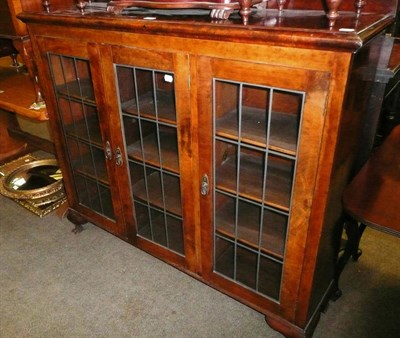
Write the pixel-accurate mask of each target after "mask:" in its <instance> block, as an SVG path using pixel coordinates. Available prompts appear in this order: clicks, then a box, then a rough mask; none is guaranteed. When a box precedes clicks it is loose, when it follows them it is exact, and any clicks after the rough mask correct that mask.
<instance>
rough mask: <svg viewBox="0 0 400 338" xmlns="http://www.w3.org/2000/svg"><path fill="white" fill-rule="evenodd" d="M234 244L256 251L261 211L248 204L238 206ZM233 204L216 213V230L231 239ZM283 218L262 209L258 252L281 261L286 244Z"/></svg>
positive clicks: (226, 205)
mask: <svg viewBox="0 0 400 338" xmlns="http://www.w3.org/2000/svg"><path fill="white" fill-rule="evenodd" d="M238 215H239V220H238V225H237V240H238V241H239V242H240V243H242V244H244V245H246V246H249V247H251V248H253V249H255V250H258V248H259V247H258V241H259V235H260V231H259V228H260V215H261V208H260V207H257V206H254V205H251V204H249V203H244V202H240V203H239V210H238ZM234 216H235V203H234V199H233V198H231V199H230V201H228V202H227V203H225V204H224V205H222V206H219V207H218V210H216V230H217V233H218V234H222V235H224V236H225V237H228V238H231V239H234V238H235V219H234ZM286 228H287V216H285V215H281V214H277V213H274V212H271V211H268V210H266V209H264V220H263V232H262V235H261V247H260V249H261V251H262V252H263V253H265V254H267V255H272V256H274V257H275V258H278V259H280V260H283V255H284V251H285V243H286V230H287V229H286Z"/></svg>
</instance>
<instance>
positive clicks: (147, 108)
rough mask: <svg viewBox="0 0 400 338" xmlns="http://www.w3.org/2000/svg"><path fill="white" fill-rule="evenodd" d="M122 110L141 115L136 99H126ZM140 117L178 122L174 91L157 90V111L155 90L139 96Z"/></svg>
mask: <svg viewBox="0 0 400 338" xmlns="http://www.w3.org/2000/svg"><path fill="white" fill-rule="evenodd" d="M121 106H122V107H121V108H122V112H123V113H126V114H130V115H135V116H139V114H138V108H137V103H136V100H135V99H132V100H129V101H125V102H123V103H122V105H121ZM139 107H140V112H139V113H140V117H145V118H148V119H151V120H157V121H161V122H165V123H171V124H175V123H176V110H175V102H174V96H173V93H172V92H164V91H161V90H158V91H157V110H158V111H157V113H158V116H157V115H156V112H155V104H154V96H153V92H152V91H150V92H147V93H145V94H142V95H140V97H139Z"/></svg>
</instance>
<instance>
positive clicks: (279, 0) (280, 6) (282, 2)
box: [276, 0, 286, 12]
mask: <svg viewBox="0 0 400 338" xmlns="http://www.w3.org/2000/svg"><path fill="white" fill-rule="evenodd" d="M276 2H277V4H278V9H279V12H282V11H283V6H284V5H285V3H286V0H277V1H276Z"/></svg>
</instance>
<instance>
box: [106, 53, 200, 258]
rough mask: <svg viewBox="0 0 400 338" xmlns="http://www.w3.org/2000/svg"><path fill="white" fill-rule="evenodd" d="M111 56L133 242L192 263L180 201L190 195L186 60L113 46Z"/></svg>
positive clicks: (188, 229)
mask: <svg viewBox="0 0 400 338" xmlns="http://www.w3.org/2000/svg"><path fill="white" fill-rule="evenodd" d="M112 54H113V64H112V68H113V72H114V78H115V86H116V92H117V98H118V102H117V106H118V109H119V111H118V114H119V116H120V121H121V129H122V135H121V137H122V143H123V149H124V153H125V158H126V163H127V167H128V180H127V181H128V182H129V193H130V199H131V201H132V206H133V210H132V218H133V221H134V222H133V226H134V228H135V231H134V234H133V236H134V238H133V240H134V241H135V242H136V243H137V244H138V246H140V247H142V248H144V249H146V250H149V251H151V252H155V251H156V252H157V254H158V255H160V256H162V257H164V258H165V259H168V260H171V261H173V262H179V263H180V264H182V262H186V263H187V262H189V265H190V264H195V263H190V261H191V259H193V258H191V257H193V256H192V255H193V250H194V248H193V246H192V244H190V245H188V244H187V243H186V237H188V234H189V236H190V233H191V232H192V231H193V230H192V229H191V227H190V226H189V227H188V226H187V223H188V220H190V219H191V218H192V217H193V216H192V215H191V213H190V211H189V212H188V211H187V208H185V203H186V204H187V203H189V201H188V200H186V201H185V198H184V196H185V194H187V192H190V191H191V188H190V186H191V183H190V182H188V180H190V179H191V167H190V166H187V165H184V164H183V163H184V161H185V158H186V157H187V151H190V149H182V148H181V147H180V140H181V137H182V134H181V133H182V129H183V128H187V127H188V125H187V123H190V120H186V121H187V122H184V121H183V118H184V117H185V116H186V115H187V114H188V113H189V109H188V107H189V106H188V104H189V102H188V97H189V96H188V93H189V88H188V87H187V81H188V67H187V57H186V56H184V55H174V54H169V53H163V52H157V53H156V52H154V51H148V50H142V49H135V48H120V47H114V46H113V47H112ZM181 60H182V61H185V62H184V63H182V64H181ZM178 65H181V66H179V67H178ZM177 88H179V89H180V90H179V91H178V90H177ZM185 125H186V127H185ZM188 184H189V185H190V186H189V188H188ZM184 186H186V187H185V189H183V187H184ZM126 218H130V217H129V216H127V217H126ZM189 256H190V257H189ZM193 262H194V261H193ZM186 263H185V264H186Z"/></svg>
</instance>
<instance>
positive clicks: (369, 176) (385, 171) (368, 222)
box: [332, 125, 400, 299]
mask: <svg viewBox="0 0 400 338" xmlns="http://www.w3.org/2000/svg"><path fill="white" fill-rule="evenodd" d="M343 208H344V212H345V218H344V223H345V231H346V234H347V238H348V240H347V242H346V245H345V248H344V252H343V254H342V256H341V257H340V259H339V260H338V264H337V268H336V269H337V271H336V276H335V279H336V283H337V285H336V286H337V287H336V293H335V294H334V295H333V297H332V298H333V299H337V298H339V297H340V295H341V291H340V289H339V287H338V280H339V277H340V274H341V272H342V271H343V268H344V266H345V264H346V263H347V261H348V259H349V258H350V257H351V256H352V257H353V259H354V260H357V259H358V257H359V256H360V255H361V250H360V249H359V243H360V239H361V235H362V233H363V231H364V229H365V228H366V227H367V226H368V227H371V228H373V229H376V230H379V231H383V232H385V233H388V234H391V235H394V236H397V237H400V125H398V126H396V127H394V128H393V130H392V131H391V133H390V134H389V135H388V136H387V138H386V139H385V141H384V142H383V143H382V145H381V146H379V147H378V148H376V149H375V150H374V151H373V152H372V154H371V156H370V157H369V159H368V161H367V162H366V163H365V165H364V166H363V167H362V168H361V170H360V171H359V172H358V173H357V175H356V176H355V177H354V179H353V180H352V181H351V182H350V184H349V185H348V186H347V187H346V189H345V190H344V193H343Z"/></svg>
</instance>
